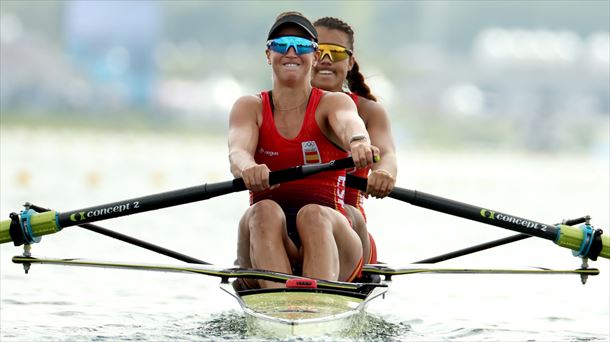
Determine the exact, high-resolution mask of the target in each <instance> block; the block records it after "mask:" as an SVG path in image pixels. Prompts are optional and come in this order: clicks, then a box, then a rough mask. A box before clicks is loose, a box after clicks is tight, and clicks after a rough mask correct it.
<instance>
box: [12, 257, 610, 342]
mask: <svg viewBox="0 0 610 342" xmlns="http://www.w3.org/2000/svg"><path fill="white" fill-rule="evenodd" d="M12 260H13V262H14V263H17V264H22V265H23V266H24V268H25V269H26V270H28V271H29V269H30V267H31V265H34V264H47V265H63V266H84V267H102V268H117V269H127V270H140V271H156V272H171V273H188V274H199V275H206V276H214V277H219V278H221V282H220V288H221V289H222V290H223V291H224V292H226V293H228V294H229V295H231V296H232V297H234V298H235V299H236V300H237V302H238V303H239V305H240V306H241V308H242V309H243V312H244V314H245V317H246V322H247V326H248V331H249V333H250V334H251V335H260V336H273V337H277V338H285V337H293V336H298V337H306V336H307V337H315V336H338V335H341V334H343V333H348V332H349V333H350V334H356V333H358V329H359V328H360V327H361V324H360V320H361V318H362V317H363V313H364V312H365V309H366V306H367V305H368V304H369V303H370V302H371V301H372V300H374V299H376V298H379V297H384V296H385V294H386V292H387V290H388V287H389V285H390V283H391V281H392V276H399V275H416V274H429V273H432V274H520V275H524V274H538V275H558V274H573V275H580V276H581V277H588V276H596V275H598V274H599V270H598V269H596V268H588V267H587V268H579V269H573V270H572V269H566V270H550V269H546V268H535V267H529V268H520V269H512V268H511V269H498V268H473V267H461V268H448V267H443V266H436V265H433V264H417V265H410V266H408V267H402V268H394V267H390V266H388V265H384V264H375V265H365V266H364V268H363V274H364V275H369V276H373V277H370V279H379V280H380V281H379V282H374V283H345V282H336V281H325V280H313V279H306V278H301V277H297V276H294V275H289V274H283V273H278V272H271V271H265V270H253V269H243V268H221V267H218V266H212V265H200V264H187V265H159V264H142V263H131V262H110V261H100V260H92V259H57V258H40V257H33V256H23V255H20V256H15V257H13V259H12ZM375 275H376V276H383V279H382V278H380V277H378V278H376V277H374V276H375ZM244 278H249V279H263V280H269V281H276V282H282V283H285V284H286V288H279V289H239V288H237V287H236V286H234V285H235V283H234V282H232V281H231V279H244Z"/></svg>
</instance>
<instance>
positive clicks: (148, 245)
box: [25, 203, 211, 265]
mask: <svg viewBox="0 0 610 342" xmlns="http://www.w3.org/2000/svg"><path fill="white" fill-rule="evenodd" d="M25 206H26V207H29V208H31V209H32V210H34V211H36V212H38V213H42V212H47V211H51V209H47V208H43V207H40V206H37V205H35V204H31V203H26V205H25ZM78 227H81V228H83V229H87V230H89V231H92V232H94V233H98V234H102V235H105V236H108V237H111V238H113V239H117V240H120V241H123V242H126V243H128V244H131V245H135V246H138V247H141V248H144V249H147V250H149V251H153V252H157V253H159V254H163V255H165V256H168V257H170V258H174V259H177V260H180V261H184V262H188V263H191V264H201V265H211V263H209V262H207V261H203V260H199V259H197V258H193V257H192V256H188V255H186V254H182V253H180V252H176V251H172V250H170V249H167V248H165V247H161V246H158V245H154V244H152V243H150V242H146V241H143V240H140V239H136V238H134V237H132V236H129V235H125V234H121V233H119V232H115V231H114V230H110V229H108V228H104V227H100V226H98V225H95V224H91V223H83V224H79V225H78Z"/></svg>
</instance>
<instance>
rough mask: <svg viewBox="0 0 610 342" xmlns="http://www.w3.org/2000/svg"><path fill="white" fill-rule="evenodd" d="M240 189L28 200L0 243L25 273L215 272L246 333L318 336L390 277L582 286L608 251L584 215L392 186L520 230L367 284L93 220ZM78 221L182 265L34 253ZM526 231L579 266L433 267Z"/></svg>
mask: <svg viewBox="0 0 610 342" xmlns="http://www.w3.org/2000/svg"><path fill="white" fill-rule="evenodd" d="M350 167H353V163H352V161H351V159H349V158H347V159H342V160H338V161H333V162H330V163H326V164H318V165H306V166H299V167H296V168H291V169H287V170H280V171H275V172H272V173H271V184H278V183H281V182H285V181H290V180H295V179H300V178H302V177H307V176H309V175H312V174H316V173H319V172H324V171H327V170H333V169H343V168H350ZM347 185H348V186H352V187H354V188H357V189H360V190H362V189H364V188H366V181H365V180H362V179H356V178H349V177H348V179H347ZM241 190H245V185H244V183H243V181H242V180H241V179H234V180H231V181H226V182H221V183H212V184H204V185H198V186H195V187H191V188H186V189H180V190H175V191H170V192H165V193H160V194H155V195H150V196H144V197H139V198H134V199H129V200H125V201H118V202H113V203H109V204H103V205H100V206H95V207H89V208H85V209H78V210H72V211H68V212H61V213H60V212H56V211H53V210H49V209H46V208H43V207H39V206H36V205H33V204H30V203H27V204H26V208H25V209H24V210H22V211H21V212H20V213H19V214H16V213H13V214H11V216H10V217H11V218H10V220H5V221H2V222H0V243H7V242H13V244H15V245H16V246H20V245H23V246H24V253H23V254H22V255H18V256H15V257H13V262H15V263H18V264H22V265H23V267H24V269H25V271H26V273H27V272H28V271H29V270H30V267H31V265H34V264H50V265H64V266H86V267H103V268H121V269H128V270H147V271H158V272H179V273H189V274H199V275H205V276H214V277H219V278H220V288H221V289H222V290H223V291H224V292H226V293H228V294H229V295H231V296H232V297H234V298H235V299H236V300H237V302H238V303H239V305H240V306H241V307H242V309H243V312H244V314H245V317H246V320H247V323H248V327H249V331H250V333H251V334H255V335H262V336H277V337H280V338H282V337H286V336H299V337H301V336H320V335H335V334H343V333H345V331H347V330H349V331H354V329H358V327H359V325H360V319H361V317H362V316H363V313H364V312H365V310H366V307H367V305H368V304H369V303H370V302H371V301H373V300H374V299H376V298H380V297H385V294H386V293H387V290H388V286H389V285H390V284H391V282H392V280H393V277H394V276H405V275H415V274H425V273H442V274H539V275H555V274H572V275H578V276H580V278H581V281H582V282H583V284H584V283H585V282H586V281H587V279H588V277H589V276H595V275H598V274H599V270H597V269H596V268H591V267H589V265H588V261H589V260H596V259H597V258H598V257H599V256H601V257H603V258H609V257H610V243H609V239H608V236H607V235H605V234H603V232H602V231H601V230H600V229H595V228H593V226H592V225H591V224H590V218H589V217H581V218H577V219H574V220H568V221H564V222H562V223H561V224H552V225H551V224H543V223H540V222H537V221H533V220H529V219H524V218H520V217H518V216H514V215H509V214H505V213H502V212H500V211H495V210H490V209H488V208H483V207H477V206H472V205H469V204H465V203H461V202H457V201H453V200H448V199H444V198H441V197H438V196H434V195H430V194H426V193H423V192H417V191H414V190H407V189H402V188H398V187H396V188H395V189H394V190H393V191H392V193H391V194H390V196H389V197H390V198H394V199H396V200H399V201H403V202H407V203H410V204H412V205H416V206H420V207H424V208H427V209H431V210H434V211H439V212H443V213H446V214H450V215H454V216H458V217H462V218H466V219H470V220H474V221H477V222H482V223H485V224H488V225H492V226H497V227H501V228H505V229H509V230H513V231H516V232H519V234H518V235H516V236H513V237H509V238H505V239H500V240H496V241H491V242H488V243H484V244H481V245H477V246H472V247H470V248H466V249H462V250H459V251H455V252H451V253H447V254H443V255H440V256H436V257H433V258H428V259H424V260H421V261H419V262H416V263H413V264H411V265H408V266H402V267H401V266H398V267H393V266H389V265H385V264H379V265H365V267H364V269H363V274H364V275H365V276H368V277H369V278H371V279H374V278H378V279H379V281H375V282H365V283H345V282H336V281H326V280H319V279H305V278H301V277H297V276H294V275H290V274H282V273H277V272H271V271H266V270H253V269H243V268H235V267H229V268H226V267H219V266H214V265H211V264H209V263H207V262H205V261H202V260H199V259H196V258H193V257H190V256H187V255H184V254H181V253H178V252H174V251H171V250H168V249H166V248H163V247H160V246H155V245H153V244H150V243H147V242H145V241H142V240H138V239H135V238H132V237H129V236H126V235H123V234H121V233H118V232H115V231H111V230H108V229H105V228H102V227H99V226H96V225H93V224H91V222H95V221H99V220H105V219H110V218H115V217H122V216H126V215H131V214H136V213H142V212H146V211H150V210H157V209H162V208H166V207H170V206H176V205H181V204H186V203H191V202H194V201H201V200H206V199H210V198H213V197H216V196H221V195H225V194H228V193H232V192H236V191H241ZM71 226H78V227H81V228H84V229H88V230H91V231H93V232H96V233H99V234H103V235H106V236H109V237H112V238H115V239H119V240H121V241H124V242H127V243H130V244H133V245H136V246H139V247H142V248H145V249H148V250H151V251H154V252H157V253H160V254H163V255H166V256H170V257H172V258H175V259H178V260H181V261H183V262H186V264H179V265H156V264H139V263H132V262H110V261H97V260H89V259H61V258H41V257H34V256H32V255H31V246H32V244H34V243H37V242H40V241H41V237H42V236H44V235H48V234H53V233H57V232H59V231H61V230H62V229H63V228H66V227H71ZM530 236H535V237H539V238H542V239H546V240H550V241H552V242H554V243H555V244H557V245H559V246H561V247H565V248H568V249H571V250H572V254H573V255H574V256H576V257H578V258H579V260H580V262H581V265H580V267H579V268H577V269H563V270H552V269H547V268H531V267H530V268H508V269H497V268H474V267H459V268H449V267H446V266H443V265H440V266H439V265H436V263H438V262H442V261H444V260H448V259H452V258H456V257H459V256H463V255H466V254H471V253H474V252H478V251H481V250H485V249H489V248H493V247H497V246H500V245H503V244H507V243H511V242H514V241H518V240H520V239H523V238H527V237H530ZM243 278H249V279H262V280H269V281H276V282H281V283H283V284H285V288H281V289H252V290H248V289H241V288H239V287H237V286H234V285H235V280H236V279H243Z"/></svg>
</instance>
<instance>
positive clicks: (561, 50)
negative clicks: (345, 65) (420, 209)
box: [0, 0, 610, 158]
mask: <svg viewBox="0 0 610 342" xmlns="http://www.w3.org/2000/svg"><path fill="white" fill-rule="evenodd" d="M287 10H296V11H300V12H302V13H303V14H304V15H306V16H307V17H309V18H310V19H311V20H312V21H313V20H315V19H317V18H319V17H322V16H335V17H338V18H341V19H343V20H345V21H346V22H348V23H349V24H351V26H352V27H353V28H354V31H355V32H356V37H355V39H356V42H355V53H356V56H357V58H358V61H359V62H360V65H361V70H362V72H363V74H364V75H365V77H366V80H367V83H369V84H370V86H371V88H372V90H373V93H374V94H376V95H377V96H378V97H379V98H380V100H381V102H382V103H383V104H384V105H385V106H386V107H387V108H388V111H389V113H390V115H391V117H392V123H393V130H394V134H395V136H396V140H397V142H398V143H399V145H402V146H409V147H413V148H420V147H433V148H440V149H455V148H465V149H468V148H478V149H511V150H521V151H523V150H525V151H536V152H544V153H558V152H562V153H563V152H574V153H584V154H591V155H595V156H605V157H604V158H607V156H608V141H609V135H608V128H609V117H610V85H609V83H610V81H609V79H610V71H609V66H610V57H609V54H610V45H609V41H610V33H609V32H610V14H609V13H610V2H608V1H179V0H178V1H12V0H2V1H1V2H0V16H1V17H0V28H1V30H0V38H1V56H0V57H1V58H0V68H1V72H0V100H1V102H0V109H1V124H2V128H3V129H11V127H15V126H28V127H32V126H36V127H40V126H43V127H51V128H53V127H58V126H62V127H73V128H74V129H78V130H86V129H88V128H91V129H94V130H99V129H108V130H111V131H117V130H118V131H122V130H127V131H131V130H145V131H161V132H164V131H172V132H178V133H180V134H203V133H206V134H210V135H218V136H222V135H224V134H225V133H226V128H227V121H228V120H227V119H228V112H229V109H230V107H231V104H232V103H233V101H234V100H235V99H236V98H237V97H238V96H241V95H244V94H252V93H256V92H259V91H260V90H263V89H268V88H270V86H271V76H270V69H269V67H268V65H267V64H266V63H265V60H264V42H265V37H266V34H267V31H268V29H269V27H270V25H271V24H272V23H273V21H274V19H275V17H276V16H277V15H278V14H279V13H280V12H282V11H287Z"/></svg>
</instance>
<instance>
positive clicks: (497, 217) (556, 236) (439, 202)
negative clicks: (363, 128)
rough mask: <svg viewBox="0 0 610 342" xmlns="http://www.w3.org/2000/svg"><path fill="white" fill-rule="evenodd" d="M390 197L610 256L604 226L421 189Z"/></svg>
mask: <svg viewBox="0 0 610 342" xmlns="http://www.w3.org/2000/svg"><path fill="white" fill-rule="evenodd" d="M346 185H347V186H349V187H352V188H355V189H358V190H361V191H366V185H367V180H366V179H363V178H359V177H354V176H351V175H348V177H347V179H346ZM389 197H391V198H394V199H397V200H399V201H403V202H407V203H410V204H412V205H415V206H419V207H422V208H426V209H430V210H434V211H440V212H443V213H446V214H449V215H454V216H458V217H462V218H465V219H469V220H473V221H477V222H481V223H485V224H489V225H493V226H496V227H501V228H505V229H509V230H513V231H516V232H519V233H523V234H527V235H532V236H536V237H540V238H543V239H546V240H550V241H553V242H555V243H556V244H557V245H559V246H562V247H565V248H569V249H571V250H573V251H577V255H578V256H582V257H587V258H589V259H591V260H597V257H598V256H600V255H601V256H602V257H604V258H610V238H609V237H608V235H602V233H603V232H602V230H601V229H595V230H594V229H592V228H591V227H590V226H588V225H587V227H585V229H579V228H576V227H571V226H568V225H549V224H544V223H540V222H536V221H532V220H528V219H524V218H521V217H517V216H513V215H509V214H505V213H502V212H499V211H494V210H490V209H486V208H482V207H477V206H474V205H470V204H466V203H462V202H458V201H454V200H450V199H446V198H443V197H439V196H435V195H431V194H427V193H425V192H421V191H415V190H409V189H403V188H399V187H394V189H393V190H392V192H391V193H390V195H389Z"/></svg>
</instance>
